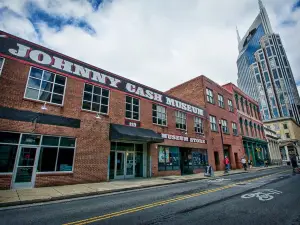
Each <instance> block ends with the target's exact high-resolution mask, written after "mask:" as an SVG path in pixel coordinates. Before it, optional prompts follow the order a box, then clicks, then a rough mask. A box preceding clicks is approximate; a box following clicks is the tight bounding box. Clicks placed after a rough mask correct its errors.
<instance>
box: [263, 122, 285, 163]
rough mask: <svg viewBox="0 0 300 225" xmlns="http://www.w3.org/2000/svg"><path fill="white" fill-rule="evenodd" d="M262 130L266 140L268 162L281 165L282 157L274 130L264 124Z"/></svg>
mask: <svg viewBox="0 0 300 225" xmlns="http://www.w3.org/2000/svg"><path fill="white" fill-rule="evenodd" d="M264 131H265V134H266V138H267V141H268V150H269V157H270V163H271V164H272V165H282V158H281V153H280V149H279V137H278V136H277V134H276V132H275V131H274V130H272V129H270V128H269V127H267V126H264Z"/></svg>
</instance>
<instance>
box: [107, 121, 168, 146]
mask: <svg viewBox="0 0 300 225" xmlns="http://www.w3.org/2000/svg"><path fill="white" fill-rule="evenodd" d="M110 140H123V141H141V142H152V143H160V142H163V141H164V139H163V138H162V137H161V136H160V135H159V134H157V133H155V132H154V131H153V130H149V129H144V128H136V127H130V126H124V125H119V124H111V126H110Z"/></svg>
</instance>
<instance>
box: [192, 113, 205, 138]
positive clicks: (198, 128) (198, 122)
mask: <svg viewBox="0 0 300 225" xmlns="http://www.w3.org/2000/svg"><path fill="white" fill-rule="evenodd" d="M194 130H195V132H196V133H198V134H204V131H203V121H202V119H201V118H200V117H197V116H195V117H194Z"/></svg>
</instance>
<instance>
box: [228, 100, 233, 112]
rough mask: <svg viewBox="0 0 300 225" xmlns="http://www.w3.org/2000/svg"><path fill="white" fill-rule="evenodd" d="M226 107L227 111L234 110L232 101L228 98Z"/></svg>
mask: <svg viewBox="0 0 300 225" xmlns="http://www.w3.org/2000/svg"><path fill="white" fill-rule="evenodd" d="M228 108H229V112H234V108H233V102H232V100H231V99H228Z"/></svg>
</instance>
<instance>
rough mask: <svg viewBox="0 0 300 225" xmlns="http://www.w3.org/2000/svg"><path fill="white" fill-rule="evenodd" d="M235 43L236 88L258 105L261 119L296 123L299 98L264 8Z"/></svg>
mask: <svg viewBox="0 0 300 225" xmlns="http://www.w3.org/2000/svg"><path fill="white" fill-rule="evenodd" d="M259 8H260V12H259V14H258V15H257V17H256V18H255V20H254V22H253V24H252V25H251V26H250V28H249V29H248V31H247V32H246V34H245V36H244V37H243V38H242V39H240V37H239V34H238V42H239V56H238V59H237V67H238V81H237V84H238V87H239V88H240V89H241V90H243V91H244V92H245V93H246V94H247V95H249V96H251V97H252V98H254V99H255V100H256V101H258V102H259V105H260V112H261V115H262V119H263V120H264V121H268V120H271V119H276V118H281V117H292V118H294V119H295V120H296V122H297V123H300V98H299V93H298V91H297V86H296V82H295V79H294V76H293V72H292V69H291V66H290V63H289V61H288V57H287V55H286V52H285V50H284V47H283V43H282V40H281V38H280V36H279V35H278V34H275V33H273V31H272V27H271V23H270V20H269V17H268V14H267V11H266V8H265V7H264V5H263V4H262V2H261V0H259Z"/></svg>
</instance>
